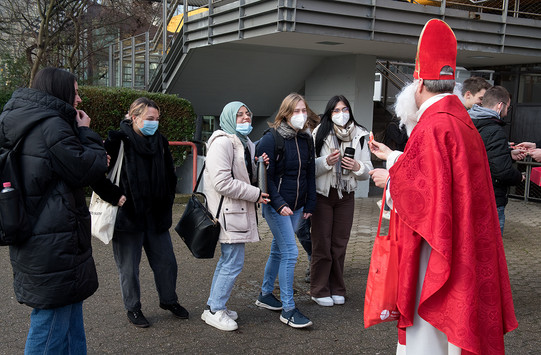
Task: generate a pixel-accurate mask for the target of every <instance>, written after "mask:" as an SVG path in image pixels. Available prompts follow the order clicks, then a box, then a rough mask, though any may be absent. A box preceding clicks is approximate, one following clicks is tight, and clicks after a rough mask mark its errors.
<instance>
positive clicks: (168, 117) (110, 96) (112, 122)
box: [0, 86, 196, 166]
mask: <svg viewBox="0 0 541 355" xmlns="http://www.w3.org/2000/svg"><path fill="white" fill-rule="evenodd" d="M11 94H12V92H11V91H0V109H1V108H3V107H4V105H5V103H6V102H7V101H8V100H9V98H10V97H11ZM79 95H80V96H81V99H82V100H83V102H82V103H81V104H79V106H78V107H77V108H78V109H81V110H83V111H85V112H86V113H87V114H88V116H90V118H91V119H92V121H91V123H90V127H91V128H92V129H93V130H94V131H96V132H97V133H98V134H99V135H100V136H101V137H103V139H105V138H107V133H108V132H109V131H110V130H118V128H119V124H120V121H121V120H122V119H123V118H124V117H125V115H126V113H127V112H128V109H129V107H130V105H131V103H132V102H133V101H134V100H135V99H137V98H139V97H141V96H145V97H148V98H149V99H151V100H154V101H155V102H156V103H157V104H158V106H159V107H160V128H159V129H160V132H161V133H162V134H163V135H164V136H165V137H167V139H168V140H170V141H190V140H192V139H193V134H194V132H195V119H196V115H195V113H194V110H193V107H192V105H191V103H190V102H189V101H187V100H185V99H182V98H179V97H177V96H175V95H166V94H158V93H150V92H147V91H140V90H132V89H124V88H107V87H95V86H80V87H79ZM187 150H188V149H187V148H185V147H171V152H172V153H173V157H174V159H175V165H177V166H180V165H181V164H182V162H183V161H184V159H185V156H186V152H187Z"/></svg>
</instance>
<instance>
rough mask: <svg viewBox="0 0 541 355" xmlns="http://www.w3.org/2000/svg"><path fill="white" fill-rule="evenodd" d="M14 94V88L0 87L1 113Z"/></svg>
mask: <svg viewBox="0 0 541 355" xmlns="http://www.w3.org/2000/svg"><path fill="white" fill-rule="evenodd" d="M12 94H13V90H8V89H0V113H1V112H2V110H3V109H4V105H5V104H6V103H7V102H8V101H9V99H10V98H11V95H12Z"/></svg>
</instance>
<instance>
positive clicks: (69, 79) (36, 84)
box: [31, 67, 76, 106]
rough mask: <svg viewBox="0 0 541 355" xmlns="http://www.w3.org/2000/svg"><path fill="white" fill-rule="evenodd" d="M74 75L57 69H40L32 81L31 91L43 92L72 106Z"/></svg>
mask: <svg viewBox="0 0 541 355" xmlns="http://www.w3.org/2000/svg"><path fill="white" fill-rule="evenodd" d="M75 81H76V78H75V75H73V74H72V73H70V72H69V71H67V70H64V69H59V68H52V67H49V68H44V69H41V70H40V71H39V72H38V73H37V74H36V76H35V77H34V80H33V81H32V86H31V88H32V89H36V90H40V91H44V92H46V93H47V94H49V95H52V96H54V97H57V98H59V99H60V100H62V101H65V102H67V103H68V104H70V105H72V106H73V104H74V102H75Z"/></svg>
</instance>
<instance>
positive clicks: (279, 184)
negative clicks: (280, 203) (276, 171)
mask: <svg viewBox="0 0 541 355" xmlns="http://www.w3.org/2000/svg"><path fill="white" fill-rule="evenodd" d="M280 187H282V178H280V182H279V183H278V192H280Z"/></svg>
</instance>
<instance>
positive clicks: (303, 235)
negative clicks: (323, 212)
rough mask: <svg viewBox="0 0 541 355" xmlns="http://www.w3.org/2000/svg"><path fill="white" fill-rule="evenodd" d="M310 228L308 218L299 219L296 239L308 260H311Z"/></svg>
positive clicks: (310, 224)
mask: <svg viewBox="0 0 541 355" xmlns="http://www.w3.org/2000/svg"><path fill="white" fill-rule="evenodd" d="M311 227H312V222H311V221H310V218H308V219H304V218H301V221H300V223H299V226H298V227H297V239H299V243H301V245H302V248H303V249H304V251H305V252H306V254H307V255H308V260H311V259H312V237H311V235H310V228H311Z"/></svg>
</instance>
